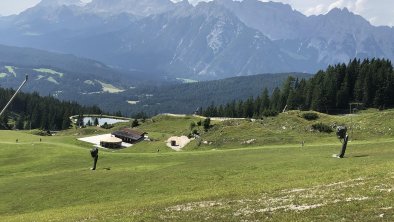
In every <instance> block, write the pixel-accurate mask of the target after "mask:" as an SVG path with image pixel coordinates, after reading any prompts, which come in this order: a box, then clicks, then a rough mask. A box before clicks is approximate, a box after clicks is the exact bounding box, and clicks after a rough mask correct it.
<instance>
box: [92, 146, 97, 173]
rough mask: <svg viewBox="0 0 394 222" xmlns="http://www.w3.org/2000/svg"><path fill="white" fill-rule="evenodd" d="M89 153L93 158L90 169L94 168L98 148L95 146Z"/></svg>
mask: <svg viewBox="0 0 394 222" xmlns="http://www.w3.org/2000/svg"><path fill="white" fill-rule="evenodd" d="M90 155H91V156H92V158H93V167H92V168H90V169H91V170H96V164H97V160H98V148H97V147H96V146H95V147H94V148H93V149H91V150H90Z"/></svg>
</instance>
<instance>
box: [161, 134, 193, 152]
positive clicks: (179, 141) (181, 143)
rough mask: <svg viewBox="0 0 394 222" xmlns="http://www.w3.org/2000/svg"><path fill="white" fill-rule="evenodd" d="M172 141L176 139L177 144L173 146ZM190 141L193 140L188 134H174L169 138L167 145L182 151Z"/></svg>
mask: <svg viewBox="0 0 394 222" xmlns="http://www.w3.org/2000/svg"><path fill="white" fill-rule="evenodd" d="M171 141H176V146H171ZM190 141H191V140H190V139H189V138H188V137H187V136H181V137H178V136H173V137H170V138H169V139H168V140H167V146H168V147H170V148H171V149H173V150H175V151H181V150H182V148H183V147H185V146H186V145H187V144H188V143H190Z"/></svg>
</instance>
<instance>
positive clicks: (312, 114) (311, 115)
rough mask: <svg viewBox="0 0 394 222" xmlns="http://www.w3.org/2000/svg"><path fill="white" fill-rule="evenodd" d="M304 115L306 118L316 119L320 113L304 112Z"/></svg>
mask: <svg viewBox="0 0 394 222" xmlns="http://www.w3.org/2000/svg"><path fill="white" fill-rule="evenodd" d="M302 117H303V118H304V119H306V120H309V121H310V120H316V119H318V118H319V115H317V113H304V114H302Z"/></svg>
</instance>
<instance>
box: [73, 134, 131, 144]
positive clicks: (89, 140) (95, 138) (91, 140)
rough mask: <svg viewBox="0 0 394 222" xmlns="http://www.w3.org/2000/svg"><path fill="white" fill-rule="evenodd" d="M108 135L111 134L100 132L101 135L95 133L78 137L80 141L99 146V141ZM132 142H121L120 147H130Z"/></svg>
mask: <svg viewBox="0 0 394 222" xmlns="http://www.w3.org/2000/svg"><path fill="white" fill-rule="evenodd" d="M108 137H111V134H102V135H96V136H89V137H83V138H78V140H80V141H84V142H87V143H91V144H94V145H96V146H99V147H100V141H101V140H103V139H106V138H108ZM131 146H132V144H129V143H124V142H123V143H122V147H131Z"/></svg>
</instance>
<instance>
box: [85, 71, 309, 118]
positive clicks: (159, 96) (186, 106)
mask: <svg viewBox="0 0 394 222" xmlns="http://www.w3.org/2000/svg"><path fill="white" fill-rule="evenodd" d="M290 75H291V76H295V77H298V78H305V79H308V78H310V77H312V75H311V74H306V73H279V74H260V75H252V76H239V77H232V78H227V79H222V80H214V81H203V82H196V83H183V84H171V85H168V84H167V85H161V86H152V85H145V86H138V87H137V88H133V89H128V90H127V91H125V92H122V93H119V94H116V95H101V97H100V98H93V96H94V95H86V96H85V97H84V98H87V100H86V101H84V103H83V104H100V103H99V102H100V100H105V101H106V104H107V105H108V106H109V105H110V106H111V107H104V106H103V105H102V103H101V106H100V108H102V109H103V110H106V111H107V110H108V111H111V112H116V111H117V110H121V111H122V113H123V114H127V115H132V114H135V113H139V112H145V113H147V114H148V115H155V114H159V113H178V114H185V113H186V114H190V113H194V112H195V111H196V110H197V108H199V107H207V106H209V105H211V104H216V105H220V104H226V103H228V102H231V101H232V100H240V99H243V98H247V97H250V96H257V95H259V94H260V93H261V91H262V90H263V89H264V88H267V89H268V91H269V92H270V93H271V92H272V91H273V90H274V89H275V87H277V86H281V85H282V84H283V82H284V81H285V80H286V79H287V77H288V76H290ZM104 96H108V97H104ZM96 99H100V100H96ZM128 102H129V103H128Z"/></svg>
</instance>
